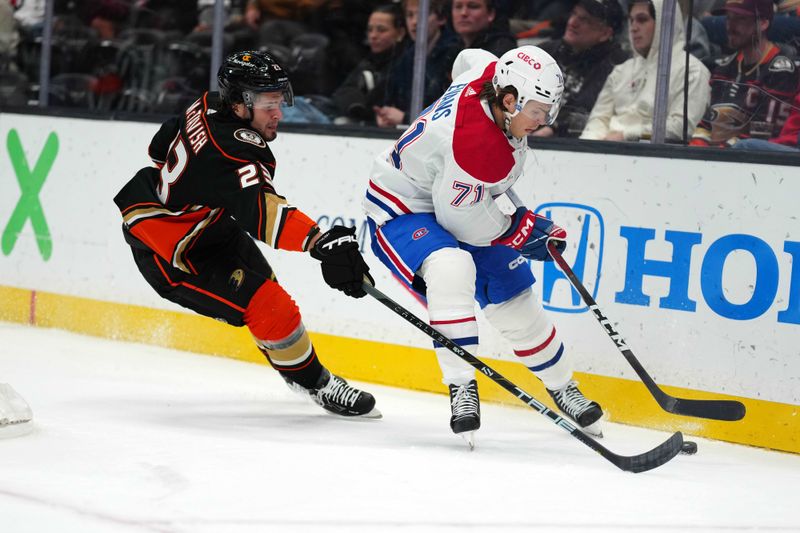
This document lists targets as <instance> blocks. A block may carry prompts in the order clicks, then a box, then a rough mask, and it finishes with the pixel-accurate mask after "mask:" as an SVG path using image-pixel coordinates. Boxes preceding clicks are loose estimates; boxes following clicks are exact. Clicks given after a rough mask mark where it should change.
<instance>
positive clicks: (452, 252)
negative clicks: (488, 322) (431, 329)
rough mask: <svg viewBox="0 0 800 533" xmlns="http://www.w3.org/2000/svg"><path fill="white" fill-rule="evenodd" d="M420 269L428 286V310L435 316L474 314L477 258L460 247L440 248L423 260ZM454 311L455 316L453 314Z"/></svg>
mask: <svg viewBox="0 0 800 533" xmlns="http://www.w3.org/2000/svg"><path fill="white" fill-rule="evenodd" d="M419 273H420V275H421V276H422V278H423V279H424V280H425V284H426V285H427V287H428V290H427V294H426V297H427V299H428V312H429V314H430V316H431V319H434V318H436V317H444V318H455V316H456V315H460V314H464V313H467V314H472V315H474V308H475V277H476V275H477V274H476V270H475V262H474V261H473V259H472V255H470V253H469V252H467V251H465V250H462V249H460V248H441V249H439V250H436V251H435V252H433V253H432V254H431V255H429V256H428V257H427V258H425V261H423V263H422V266H421V267H420V269H419ZM450 315H452V316H450Z"/></svg>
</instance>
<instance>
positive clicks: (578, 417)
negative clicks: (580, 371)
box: [547, 381, 603, 437]
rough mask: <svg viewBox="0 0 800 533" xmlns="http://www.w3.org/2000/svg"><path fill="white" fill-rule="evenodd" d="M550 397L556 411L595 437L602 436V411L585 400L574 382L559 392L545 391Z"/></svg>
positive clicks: (593, 403)
mask: <svg viewBox="0 0 800 533" xmlns="http://www.w3.org/2000/svg"><path fill="white" fill-rule="evenodd" d="M547 392H548V393H549V394H550V397H551V398H553V401H554V402H556V406H557V407H558V409H559V410H560V411H561V412H562V413H564V414H565V415H567V416H568V417H569V418H571V419H572V420H573V421H575V423H576V424H578V426H579V427H580V428H581V429H582V430H583V431H585V432H586V433H589V434H591V435H594V436H596V437H602V436H603V428H602V427H601V422H600V420H601V418H602V416H603V409H602V408H601V407H600V405H599V404H598V403H597V402H593V401H591V400H589V399H587V398H586V397H585V396H584V395H583V393H582V392H581V391H580V389H578V384H577V382H575V381H570V382H569V383H567V384H566V385H564V386H563V387H562V388H560V389H559V390H555V391H553V390H550V389H547Z"/></svg>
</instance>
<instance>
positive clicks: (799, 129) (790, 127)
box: [733, 93, 800, 152]
mask: <svg viewBox="0 0 800 533" xmlns="http://www.w3.org/2000/svg"><path fill="white" fill-rule="evenodd" d="M733 149H734V150H760V151H762V152H798V151H800V93H797V96H795V98H794V102H793V106H792V110H791V112H790V113H789V117H788V118H787V119H786V122H784V123H783V128H781V132H780V135H778V136H777V137H773V138H772V139H769V140H768V141H765V140H763V139H754V138H752V137H750V138H749V139H742V140H740V141H739V142H737V143H735V144H734V145H733Z"/></svg>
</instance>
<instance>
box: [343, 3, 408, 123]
mask: <svg viewBox="0 0 800 533" xmlns="http://www.w3.org/2000/svg"><path fill="white" fill-rule="evenodd" d="M367 43H368V45H369V54H368V55H367V57H365V58H364V59H362V60H361V62H359V64H358V65H356V68H355V69H353V70H352V71H351V72H350V74H349V75H348V76H347V78H346V79H345V81H344V83H343V84H342V85H340V86H339V88H338V89H337V90H336V91H335V92H334V93H333V101H334V103H335V104H336V107H337V110H338V113H339V116H340V117H342V118H343V120H340V122H347V121H356V122H366V123H370V124H375V111H374V110H373V106H375V105H377V104H378V103H379V102H382V100H383V97H384V95H385V94H386V78H387V77H388V75H389V70H390V69H391V67H392V65H393V64H394V62H395V61H396V60H397V58H398V56H399V55H400V53H402V51H403V45H404V44H405V43H406V26H405V19H404V17H403V11H402V9H401V8H400V6H399V5H398V4H383V5H380V6H378V7H376V8H375V9H374V10H373V11H372V14H371V15H370V16H369V21H368V22H367Z"/></svg>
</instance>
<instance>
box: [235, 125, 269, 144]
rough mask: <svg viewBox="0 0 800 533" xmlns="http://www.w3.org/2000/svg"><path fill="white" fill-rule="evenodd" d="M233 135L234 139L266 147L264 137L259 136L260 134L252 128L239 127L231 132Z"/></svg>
mask: <svg viewBox="0 0 800 533" xmlns="http://www.w3.org/2000/svg"><path fill="white" fill-rule="evenodd" d="M233 136H234V137H236V139H237V140H239V141H242V142H245V143H250V144H254V145H256V146H258V147H259V148H266V146H267V143H265V142H264V139H262V138H261V135H259V134H258V133H256V132H254V131H253V130H248V129H245V128H239V129H238V130H236V131H235V132H233Z"/></svg>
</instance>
